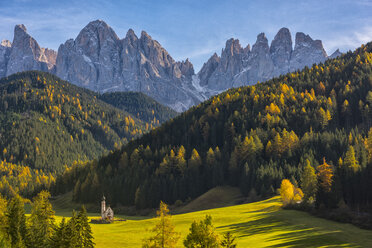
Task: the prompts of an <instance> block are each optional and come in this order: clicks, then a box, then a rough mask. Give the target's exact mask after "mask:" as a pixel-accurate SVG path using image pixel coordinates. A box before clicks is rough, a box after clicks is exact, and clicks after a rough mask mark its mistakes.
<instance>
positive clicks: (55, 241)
mask: <svg viewBox="0 0 372 248" xmlns="http://www.w3.org/2000/svg"><path fill="white" fill-rule="evenodd" d="M66 229H67V224H66V220H65V218H64V217H63V218H62V221H61V223H60V224H59V226H58V227H56V230H55V232H54V234H53V236H52V237H51V239H50V247H56V248H57V247H58V248H67V247H68V245H69V240H67V234H66Z"/></svg>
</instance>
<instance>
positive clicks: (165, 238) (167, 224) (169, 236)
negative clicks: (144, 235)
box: [142, 202, 180, 248]
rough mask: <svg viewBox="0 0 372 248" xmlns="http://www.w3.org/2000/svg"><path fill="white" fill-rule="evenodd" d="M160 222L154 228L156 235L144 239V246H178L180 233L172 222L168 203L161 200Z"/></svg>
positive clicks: (150, 247)
mask: <svg viewBox="0 0 372 248" xmlns="http://www.w3.org/2000/svg"><path fill="white" fill-rule="evenodd" d="M156 214H157V216H158V218H159V222H158V223H157V224H156V225H155V227H154V228H153V229H152V232H153V233H154V236H152V237H150V238H148V239H146V240H144V243H143V245H142V247H144V248H172V247H176V245H177V242H178V239H179V238H180V234H179V233H178V232H176V231H175V230H174V229H175V226H174V225H173V223H172V222H171V215H170V214H169V209H168V206H167V204H165V203H164V202H160V207H159V210H158V211H157V213H156Z"/></svg>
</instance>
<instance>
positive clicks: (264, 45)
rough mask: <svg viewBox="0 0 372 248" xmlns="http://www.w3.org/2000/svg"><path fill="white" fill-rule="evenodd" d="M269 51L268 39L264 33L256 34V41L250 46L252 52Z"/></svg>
mask: <svg viewBox="0 0 372 248" xmlns="http://www.w3.org/2000/svg"><path fill="white" fill-rule="evenodd" d="M261 50H262V51H265V52H266V51H267V52H268V51H269V41H268V40H267V38H266V35H265V33H260V34H259V35H257V40H256V43H254V45H253V46H252V52H258V51H261Z"/></svg>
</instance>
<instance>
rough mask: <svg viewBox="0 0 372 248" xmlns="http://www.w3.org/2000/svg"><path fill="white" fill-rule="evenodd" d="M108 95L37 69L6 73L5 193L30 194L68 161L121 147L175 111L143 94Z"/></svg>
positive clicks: (0, 93)
mask: <svg viewBox="0 0 372 248" xmlns="http://www.w3.org/2000/svg"><path fill="white" fill-rule="evenodd" d="M109 96H110V94H105V95H103V96H101V95H99V94H97V93H94V92H92V91H89V90H86V89H82V88H79V87H77V86H74V85H72V84H70V83H68V82H66V81H63V80H61V79H59V78H58V77H56V76H53V75H51V74H48V73H43V72H37V71H33V72H24V73H18V74H14V75H12V76H9V77H7V78H3V79H1V80H0V193H1V194H2V195H3V196H6V197H13V196H15V195H16V194H21V195H22V196H24V197H31V196H33V195H35V193H37V192H38V191H40V190H41V189H45V188H48V187H49V185H50V184H51V183H52V182H54V180H55V176H56V175H58V174H59V173H61V172H63V171H65V170H66V167H71V166H72V165H73V164H77V163H81V161H87V160H91V159H94V158H98V157H99V156H102V155H104V154H105V153H108V152H109V151H111V150H113V149H117V148H120V147H121V146H122V145H123V144H126V143H128V141H129V140H131V139H133V138H136V137H139V136H140V135H142V134H143V133H145V132H148V131H149V130H150V129H152V128H154V127H156V126H159V125H160V123H162V122H164V121H166V120H168V119H169V118H171V117H172V116H175V114H176V113H175V112H174V111H172V110H170V109H168V108H166V107H164V106H162V105H160V104H158V103H156V102H155V101H154V100H152V99H151V98H149V97H144V96H143V95H141V94H135V93H122V94H121V93H120V94H114V96H112V99H111V100H110V97H109ZM98 98H102V99H104V100H105V101H108V102H110V103H111V104H113V105H116V106H117V107H118V108H116V107H114V106H112V105H111V104H108V103H105V102H103V101H101V100H99V99H98ZM139 101H140V102H142V104H138V105H137V103H138V102H139ZM124 105H125V106H126V107H124ZM135 106H136V107H135ZM119 108H121V109H119ZM126 110H127V111H128V112H127V111H126Z"/></svg>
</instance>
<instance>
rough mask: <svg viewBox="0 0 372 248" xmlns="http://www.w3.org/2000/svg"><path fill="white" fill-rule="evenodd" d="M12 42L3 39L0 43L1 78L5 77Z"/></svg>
mask: <svg viewBox="0 0 372 248" xmlns="http://www.w3.org/2000/svg"><path fill="white" fill-rule="evenodd" d="M11 46H12V43H11V42H10V41H8V40H3V41H2V42H1V43H0V78H2V77H5V75H6V68H7V63H8V60H9V54H10V49H11Z"/></svg>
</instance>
